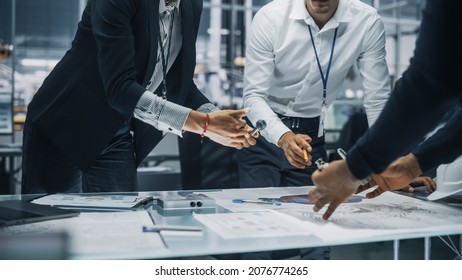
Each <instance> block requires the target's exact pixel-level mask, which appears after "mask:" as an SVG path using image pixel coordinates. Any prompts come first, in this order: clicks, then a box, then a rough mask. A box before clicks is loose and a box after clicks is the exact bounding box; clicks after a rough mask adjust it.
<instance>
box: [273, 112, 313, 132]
mask: <svg viewBox="0 0 462 280" xmlns="http://www.w3.org/2000/svg"><path fill="white" fill-rule="evenodd" d="M277 115H278V117H279V119H281V121H282V122H283V123H284V124H285V125H286V126H287V127H288V128H290V129H298V128H313V127H318V126H319V117H315V118H297V117H287V116H284V115H281V114H277Z"/></svg>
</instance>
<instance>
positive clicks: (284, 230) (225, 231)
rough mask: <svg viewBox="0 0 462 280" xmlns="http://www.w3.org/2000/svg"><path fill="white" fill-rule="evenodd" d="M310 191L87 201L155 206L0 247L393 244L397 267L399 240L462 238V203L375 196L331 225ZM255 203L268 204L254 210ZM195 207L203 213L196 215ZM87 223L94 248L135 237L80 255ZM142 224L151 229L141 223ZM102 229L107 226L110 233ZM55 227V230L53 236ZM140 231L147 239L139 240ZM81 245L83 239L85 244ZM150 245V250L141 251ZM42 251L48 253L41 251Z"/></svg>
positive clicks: (340, 213) (123, 249)
mask: <svg viewBox="0 0 462 280" xmlns="http://www.w3.org/2000/svg"><path fill="white" fill-rule="evenodd" d="M309 188H310V187H309V186H307V187H285V188H257V189H225V190H219V189H216V190H204V191H200V190H197V191H163V192H156V191H154V192H139V193H117V194H115V193H104V194H102V193H99V194H92V195H98V196H99V195H104V196H111V195H130V196H136V195H138V196H152V197H153V198H154V199H153V200H152V201H150V202H148V203H146V204H143V205H141V206H140V207H138V208H137V209H136V210H135V211H112V210H110V211H106V210H107V209H106V210H104V211H102V209H95V208H91V209H88V208H86V209H81V210H82V212H81V214H80V215H79V217H75V218H69V219H59V220H52V221H47V222H40V223H33V224H25V225H16V226H11V227H7V228H5V227H4V228H0V243H1V242H2V241H1V240H2V239H3V240H4V241H5V240H7V239H9V240H8V243H6V241H5V242H4V244H9V246H10V247H11V246H13V245H14V244H15V241H16V243H17V244H23V245H22V247H24V246H25V245H24V244H35V245H34V246H37V243H40V242H41V241H40V240H41V239H37V240H36V241H34V238H35V237H40V238H42V239H43V237H44V236H45V237H47V236H48V237H49V236H54V235H56V233H61V238H60V239H59V242H60V243H59V242H58V243H59V244H65V246H66V248H65V249H66V250H67V251H66V253H65V254H61V255H60V254H55V255H53V254H51V253H50V254H49V256H46V257H45V258H47V259H54V258H61V257H62V258H68V259H177V258H185V257H186V258H194V257H201V256H211V255H222V254H232V253H242V252H255V251H269V250H271V251H273V250H282V249H296V248H306V247H318V246H333V245H346V244H359V243H369V242H376V241H394V242H395V243H394V244H395V253H394V258H395V259H398V258H399V240H402V239H412V238H425V240H428V239H429V238H430V237H434V236H441V235H459V234H462V198H455V199H451V200H449V201H442V202H441V203H434V202H430V201H425V199H424V196H423V195H422V194H419V193H416V194H413V195H410V196H407V195H400V194H396V193H393V192H389V193H385V194H383V195H382V196H380V199H379V198H376V199H371V200H368V199H365V198H363V197H361V196H358V197H359V198H358V197H356V200H355V199H353V200H351V203H350V202H349V203H345V204H342V206H340V207H339V208H338V210H337V211H336V212H335V213H334V215H333V216H332V217H331V219H330V221H328V222H326V221H323V220H322V218H321V213H323V212H324V210H325V209H322V210H321V211H320V213H315V212H313V211H312V205H307V204H304V202H303V199H304V198H303V194H306V193H307V191H308V189H309ZM179 194H181V203H182V204H181V206H178V205H177V206H175V204H169V203H170V202H171V201H172V200H175V199H177V197H178V195H179ZM198 194H199V195H205V196H207V197H209V198H212V199H213V200H211V201H208V200H207V201H203V200H201V197H199V198H198V196H197V195H198ZM88 195H90V194H88ZM190 195H192V196H190ZM36 197H38V196H37V195H35V196H31V195H2V196H0V200H31V199H33V198H36ZM261 198H266V200H261ZM254 201H257V202H261V201H265V202H268V203H254ZM198 203H199V204H201V203H202V204H203V205H199V206H200V207H199V206H198V205H197V204H198ZM172 205H173V206H172ZM185 205H186V206H185ZM124 213H125V214H124ZM127 213H128V214H127ZM138 214H139V215H141V216H142V218H141V219H143V221H142V222H143V223H144V225H146V228H147V230H145V229H143V230H142V229H141V226H139V224H137V222H136V220H137V219H138V217H137V216H136V217H135V216H130V218H129V222H127V223H126V224H124V222H123V221H122V219H123V218H121V217H122V216H121V215H138ZM148 214H149V215H148ZM87 215H95V217H96V219H100V221H101V222H97V223H94V224H93V226H92V227H93V228H92V229H85V230H86V234H88V231H91V230H93V229H95V228H97V227H99V226H101V227H105V228H104V229H100V230H101V231H99V233H98V231H95V233H94V234H95V236H93V237H94V239H95V240H96V243H95V244H103V243H104V242H103V241H105V242H108V240H112V239H111V238H113V237H114V236H112V235H115V234H117V233H119V232H125V231H126V230H128V229H132V230H133V231H132V232H133V236H120V237H118V238H120V239H117V238H115V239H113V240H114V241H111V242H113V244H110V246H104V245H93V246H92V248H91V249H88V248H85V249H82V248H83V247H85V246H84V245H85V244H84V243H86V242H87V241H85V240H86V239H82V238H81V236H80V237H76V236H75V235H73V232H75V231H80V232H81V233H82V232H84V231H83V230H81V229H79V228H77V229H76V227H78V226H79V225H83V224H84V223H82V219H87V218H88V216H87ZM100 215H107V216H103V217H101V216H100ZM147 216H149V218H148V219H149V223H150V224H149V223H148V222H146V221H147V220H146V219H147V218H146V217H147ZM92 217H93V216H92ZM107 222H110V224H109V225H110V226H109V228H108V227H107V225H108V223H107ZM154 224H155V225H154ZM54 225H59V226H57V227H56V228H53V226H54ZM157 225H161V226H181V227H191V228H194V229H197V228H199V229H200V231H199V232H197V231H194V232H189V231H186V232H179V234H175V233H178V232H175V231H173V232H168V233H169V234H164V233H165V231H162V230H161V231H156V230H153V231H151V230H150V228H151V227H154V226H157ZM86 226H87V227H88V225H86ZM66 227H67V228H66ZM82 227H83V226H82ZM111 227H114V228H111ZM132 227H135V228H134V229H133V228H132ZM37 229H39V230H37ZM58 229H60V230H58ZM142 231H144V234H145V235H141V237H140V232H142ZM101 232H104V233H101ZM127 232H129V231H127ZM172 233H173V234H172ZM128 234H129V233H128ZM149 234H152V238H154V237H155V236H156V237H157V238H158V240H157V241H155V240H154V241H153V240H151V239H150V240H149V242H146V240H145V239H144V238H146V236H147V235H149ZM96 235H97V236H96ZM21 236H25V238H27V241H28V242H24V240H22V238H21ZM63 236H64V237H63ZM86 238H87V239H88V236H87V237H86ZM90 238H91V237H90ZM138 238H140V239H138ZM63 240H64V241H67V242H64V241H63ZM95 240H91V242H95ZM98 240H99V241H98ZM98 242H100V243H98ZM151 242H152V243H151ZM156 242H157V243H156ZM148 243H149V246H152V247H149V246H148V245H146V246H144V245H143V244H148ZM11 244H13V245H11ZM43 244H46V242H44V243H43ZM120 244H122V245H124V244H125V245H126V246H122V245H120ZM127 244H128V245H127ZM153 244H154V245H153ZM27 246H30V245H27ZM425 246H426V247H429V246H430V244H429V243H425ZM20 247H21V246H20ZM108 247H111V248H108ZM47 248H52V247H50V246H48V245H47ZM10 249H12V250H13V251H16V252H17V253H16V255H15V256H13V257H12V258H21V255H20V254H21V253H20V250H15V248H14V247H13V248H10ZM29 249H30V248H29ZM29 249H26V250H25V251H27V252H28V253H27V254H29V255H28V256H29V257H28V258H34V257H33V255H30V251H31V250H29ZM46 250H48V249H46ZM50 250H51V249H50ZM57 251H59V250H58V249H57ZM60 252H61V251H60ZM428 252H429V248H425V254H426V255H425V258H428V257H429V256H428V254H429V253H428ZM42 253H43V251H42ZM18 254H19V255H18ZM3 257H4V258H5V256H3ZM6 258H8V256H6Z"/></svg>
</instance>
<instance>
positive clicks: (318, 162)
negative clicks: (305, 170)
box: [314, 158, 329, 170]
mask: <svg viewBox="0 0 462 280" xmlns="http://www.w3.org/2000/svg"><path fill="white" fill-rule="evenodd" d="M314 163H316V166H317V167H318V170H323V169H324V168H325V167H326V166H328V165H329V163H327V162H325V161H324V160H323V159H322V158H318V159H317V160H316V161H315V162H314Z"/></svg>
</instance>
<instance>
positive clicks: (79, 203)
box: [32, 194, 153, 210]
mask: <svg viewBox="0 0 462 280" xmlns="http://www.w3.org/2000/svg"><path fill="white" fill-rule="evenodd" d="M152 199H153V197H152V196H135V195H114V194H94V195H93V194H50V195H46V196H43V197H40V198H38V199H35V200H33V201H32V202H33V203H36V204H44V205H52V206H57V207H62V208H66V207H69V208H72V207H75V208H104V209H120V210H136V208H137V207H138V206H140V205H142V204H146V203H147V202H149V201H151V200H152Z"/></svg>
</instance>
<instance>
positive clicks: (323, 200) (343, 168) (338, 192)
mask: <svg viewBox="0 0 462 280" xmlns="http://www.w3.org/2000/svg"><path fill="white" fill-rule="evenodd" d="M311 179H312V180H313V182H314V184H315V187H314V188H313V189H311V190H310V192H309V200H310V201H311V202H312V203H314V207H313V210H314V211H315V212H318V211H319V210H321V209H322V208H323V207H324V206H325V205H326V204H329V206H328V207H327V210H326V211H325V212H324V214H323V216H322V217H323V219H324V220H327V219H329V217H330V216H331V215H332V214H333V213H334V211H335V209H337V207H338V206H339V205H340V204H341V203H343V202H345V201H347V199H348V198H349V197H350V196H351V195H352V194H353V193H355V191H356V189H357V188H358V186H359V181H358V180H357V179H356V178H355V177H354V176H353V174H351V172H350V170H349V169H348V165H347V163H346V160H336V161H333V162H330V163H329V164H328V165H327V166H325V167H324V168H323V169H322V170H316V171H315V172H314V173H313V175H311Z"/></svg>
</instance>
